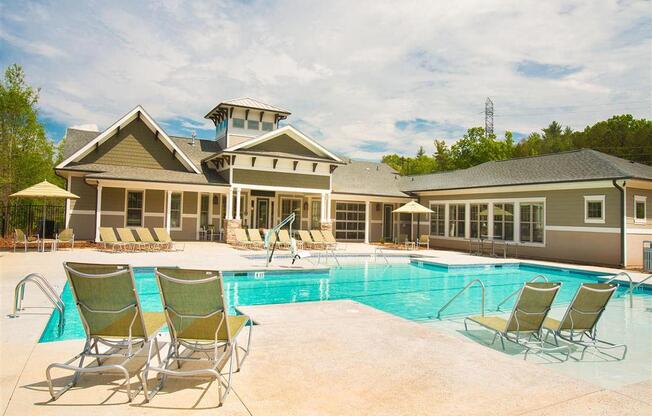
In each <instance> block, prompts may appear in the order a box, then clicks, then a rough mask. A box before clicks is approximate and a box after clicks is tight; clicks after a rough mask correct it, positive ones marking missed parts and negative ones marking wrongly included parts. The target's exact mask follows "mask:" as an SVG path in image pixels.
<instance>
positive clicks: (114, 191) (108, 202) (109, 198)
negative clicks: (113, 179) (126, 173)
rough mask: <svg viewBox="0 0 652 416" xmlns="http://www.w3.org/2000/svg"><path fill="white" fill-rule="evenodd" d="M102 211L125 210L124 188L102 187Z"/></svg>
mask: <svg viewBox="0 0 652 416" xmlns="http://www.w3.org/2000/svg"><path fill="white" fill-rule="evenodd" d="M102 211H116V212H118V211H120V212H124V211H125V190H124V188H102Z"/></svg>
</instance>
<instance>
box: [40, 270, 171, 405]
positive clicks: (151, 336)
mask: <svg viewBox="0 0 652 416" xmlns="http://www.w3.org/2000/svg"><path fill="white" fill-rule="evenodd" d="M63 267H64V269H65V271H66V275H67V276H68V283H69V284H70V290H71V292H72V295H73V298H74V300H75V304H76V305H77V310H78V311H79V316H80V317H81V321H82V324H83V325H84V330H85V331H86V343H85V344H84V348H83V350H82V352H81V353H79V354H78V355H76V356H75V357H73V358H71V359H70V360H68V361H66V362H65V363H53V364H50V365H49V366H48V368H47V370H46V372H45V375H46V377H47V382H48V387H49V389H50V395H51V396H52V399H53V400H56V399H58V398H59V397H60V396H61V395H62V394H63V393H65V392H66V391H67V390H69V389H70V388H71V387H73V386H75V385H76V384H77V381H78V380H79V377H80V376H81V374H85V373H110V372H114V373H115V372H117V373H120V374H122V375H124V379H125V381H124V383H123V384H126V386H127V396H128V397H129V401H131V400H132V399H133V398H134V397H135V396H136V395H137V394H138V392H139V391H140V388H142V387H143V386H144V384H142V379H141V380H140V382H141V386H140V387H139V388H138V390H137V391H135V392H134V393H132V388H131V383H130V381H129V379H130V375H129V372H128V371H127V369H126V365H127V364H128V363H129V362H130V361H131V360H132V359H133V358H134V357H136V356H137V355H138V354H139V353H141V352H142V351H144V349H145V348H146V347H147V346H149V352H148V355H147V362H149V361H150V359H151V358H152V347H153V345H154V344H156V351H155V353H156V354H157V355H158V354H159V352H158V351H159V348H158V341H157V340H156V334H157V333H158V332H159V330H160V329H161V327H162V326H163V325H164V324H165V316H164V315H163V313H161V312H143V310H142V308H141V306H140V300H139V298H138V293H136V286H135V282H134V274H133V271H132V269H131V267H130V266H129V265H126V264H84V263H64V264H63ZM100 346H102V348H104V347H106V348H107V349H106V350H105V351H103V352H100ZM158 357H159V362H160V361H161V360H160V355H158ZM86 358H90V359H91V360H92V359H95V361H96V365H93V366H86V367H84V360H85V359H86ZM109 359H111V361H110V363H109V364H104V362H105V361H107V360H109ZM116 359H117V360H118V362H117V363H116ZM76 361H78V363H77V364H76V365H75V364H73V363H74V362H76ZM54 368H60V369H64V370H69V371H73V372H74V375H73V378H72V381H71V382H70V383H68V384H67V385H66V386H65V387H63V388H61V389H59V390H58V391H55V389H54V387H53V385H52V378H51V371H52V369H54ZM136 375H137V376H138V378H139V379H140V373H137V374H136Z"/></svg>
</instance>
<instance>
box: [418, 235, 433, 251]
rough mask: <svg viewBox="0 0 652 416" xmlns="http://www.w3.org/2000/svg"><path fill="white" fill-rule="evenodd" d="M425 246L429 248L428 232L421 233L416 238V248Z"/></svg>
mask: <svg viewBox="0 0 652 416" xmlns="http://www.w3.org/2000/svg"><path fill="white" fill-rule="evenodd" d="M423 246H425V247H426V249H427V250H430V236H429V235H428V234H421V236H419V239H418V240H417V248H418V247H423Z"/></svg>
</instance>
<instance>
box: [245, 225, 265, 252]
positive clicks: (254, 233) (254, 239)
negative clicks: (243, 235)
mask: <svg viewBox="0 0 652 416" xmlns="http://www.w3.org/2000/svg"><path fill="white" fill-rule="evenodd" d="M247 234H249V241H250V242H251V246H252V247H255V248H263V247H265V242H264V241H263V239H262V238H261V237H260V231H258V229H257V228H248V229H247Z"/></svg>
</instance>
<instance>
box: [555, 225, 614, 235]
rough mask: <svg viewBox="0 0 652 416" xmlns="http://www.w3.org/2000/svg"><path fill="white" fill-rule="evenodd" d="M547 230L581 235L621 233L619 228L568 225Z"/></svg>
mask: <svg viewBox="0 0 652 416" xmlns="http://www.w3.org/2000/svg"><path fill="white" fill-rule="evenodd" d="M546 230H548V231H570V232H581V233H609V234H613V233H620V228H618V227H573V226H566V225H549V226H548V227H547V228H546Z"/></svg>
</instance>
